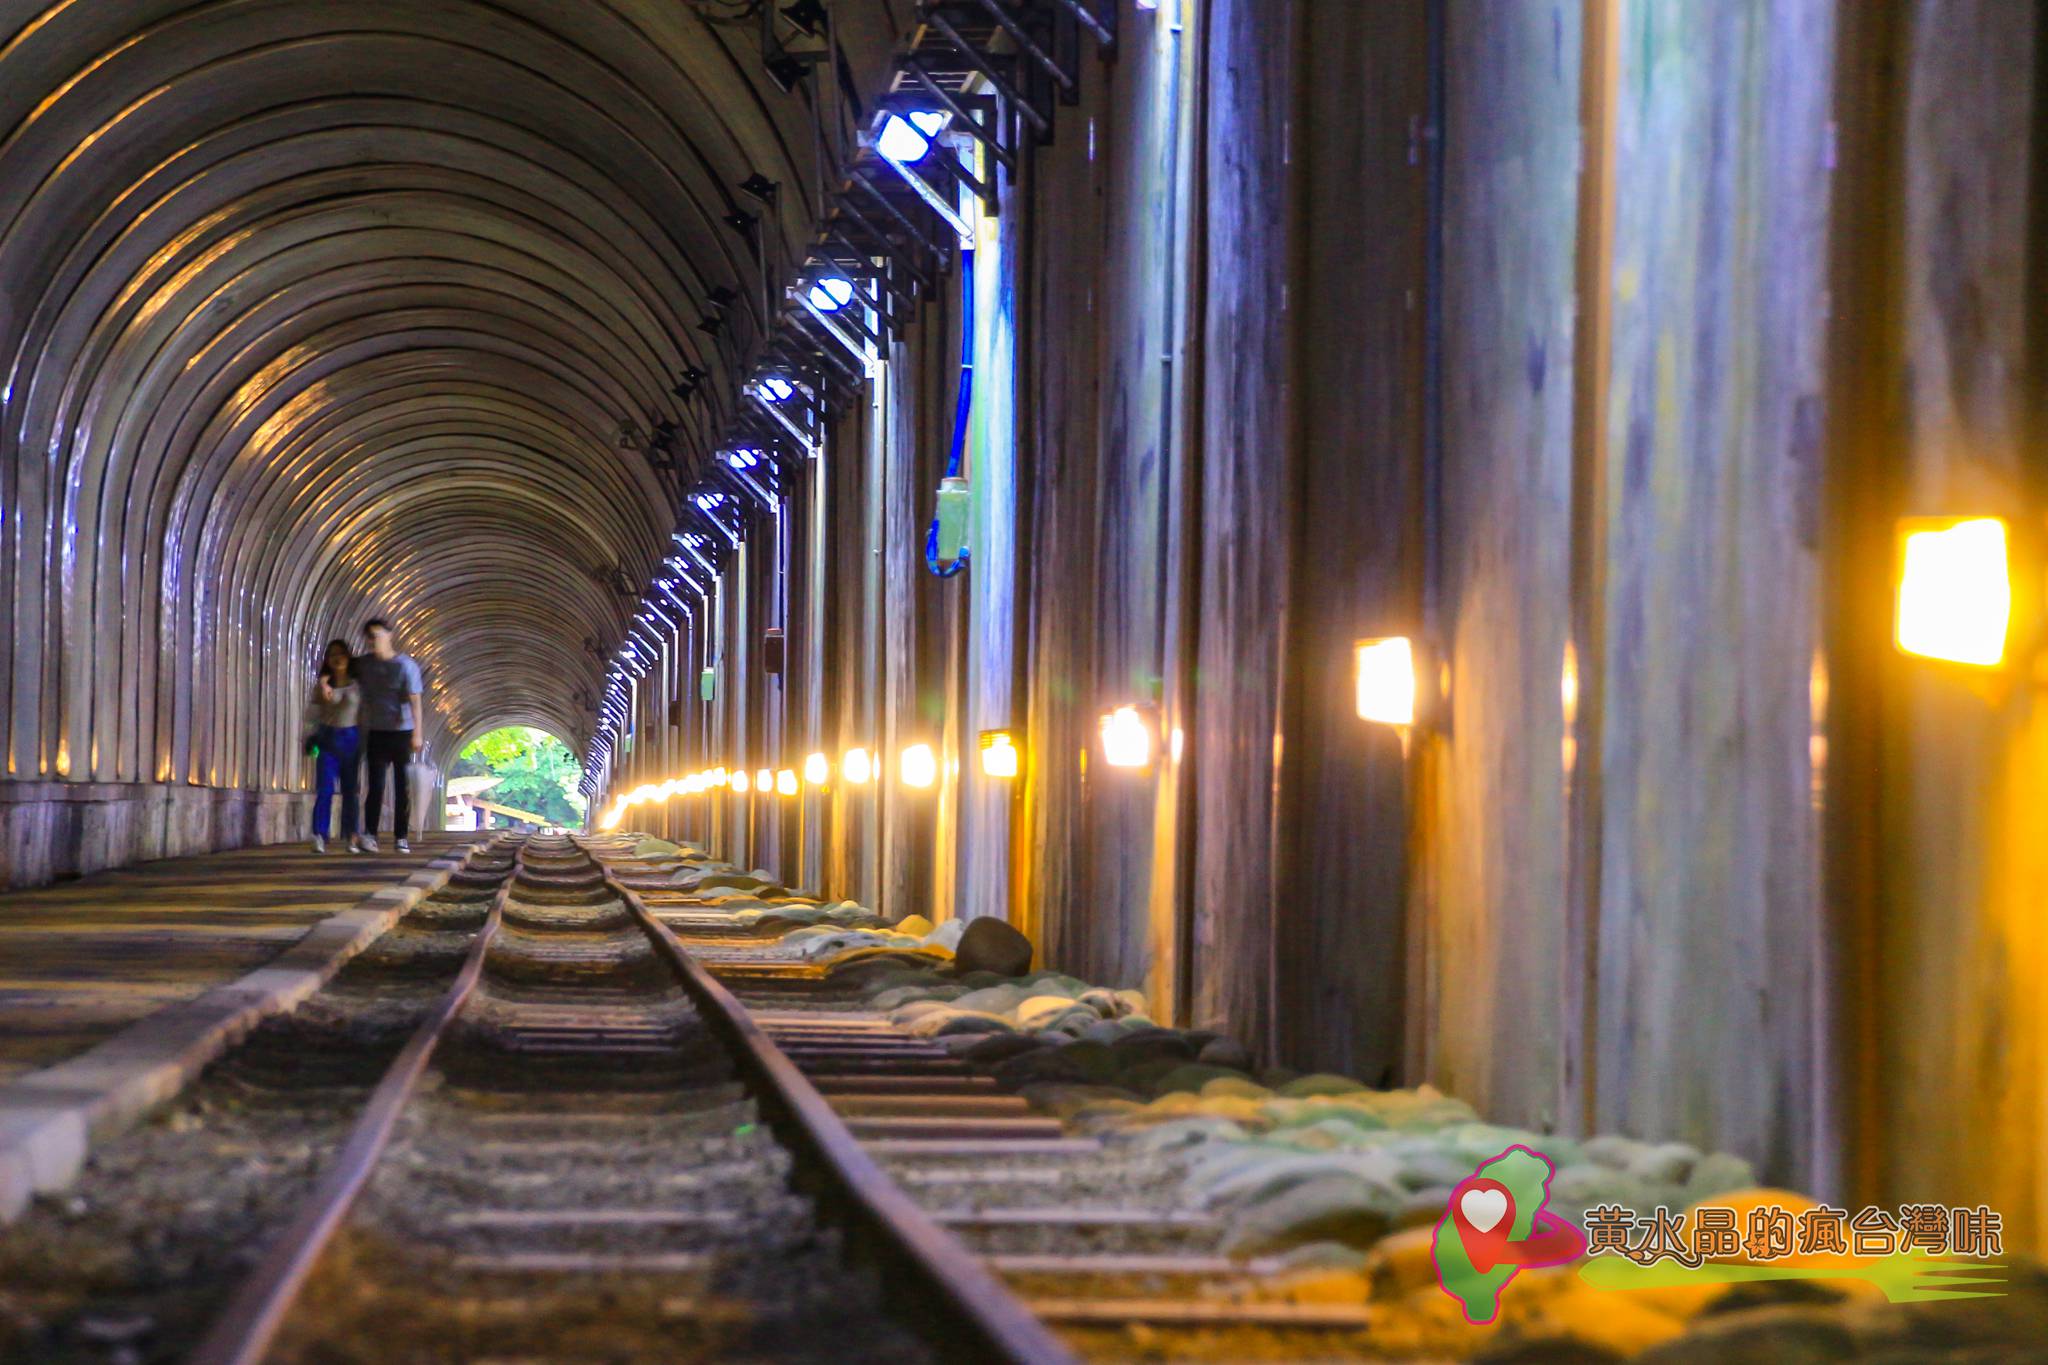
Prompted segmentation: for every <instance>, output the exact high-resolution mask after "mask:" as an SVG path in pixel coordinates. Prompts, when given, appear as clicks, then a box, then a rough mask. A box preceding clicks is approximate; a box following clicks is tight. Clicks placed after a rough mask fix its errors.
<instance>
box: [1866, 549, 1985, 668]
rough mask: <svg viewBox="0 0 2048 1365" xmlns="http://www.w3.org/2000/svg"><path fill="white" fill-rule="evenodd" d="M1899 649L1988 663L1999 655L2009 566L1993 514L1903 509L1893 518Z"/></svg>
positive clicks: (1895, 629) (1937, 657) (1952, 659)
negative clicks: (1926, 513)
mask: <svg viewBox="0 0 2048 1365" xmlns="http://www.w3.org/2000/svg"><path fill="white" fill-rule="evenodd" d="M1898 537H1899V581H1898V611H1897V614H1896V616H1895V618H1894V631H1893V636H1894V639H1895V641H1896V642H1897V644H1898V647H1899V649H1900V651H1901V652H1903V653H1906V654H1917V655H1920V656H1922V657H1923V658H1929V659H1945V660H1947V661H1949V662H1951V663H1959V664H1973V665H1976V666H1977V667H1980V668H1992V667H1996V666H1997V665H1998V664H2000V663H2002V662H2004V660H2005V644H2006V632H2007V630H2008V628H2009V627H2010V626H2011V623H2012V571H2011V568H2010V565H2009V562H2008V555H2007V546H2006V532H2005V522H2004V521H2002V520H2000V519H1999V518H1997V517H1909V518H1906V519H1904V520H1901V521H1900V522H1899V529H1898Z"/></svg>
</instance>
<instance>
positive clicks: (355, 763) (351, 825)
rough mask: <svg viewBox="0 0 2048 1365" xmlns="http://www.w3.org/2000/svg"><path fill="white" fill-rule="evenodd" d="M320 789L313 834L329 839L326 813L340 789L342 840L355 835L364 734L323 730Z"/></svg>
mask: <svg viewBox="0 0 2048 1365" xmlns="http://www.w3.org/2000/svg"><path fill="white" fill-rule="evenodd" d="M319 745H320V786H319V789H318V791H317V792H316V793H315V794H314V797H313V833H315V834H317V835H319V836H320V837H321V838H322V839H325V838H326V837H327V813H328V811H329V810H330V809H331V808H332V806H333V804H334V789H335V787H336V786H339V787H340V788H341V837H342V838H344V839H352V838H354V837H355V834H356V829H357V826H356V818H357V817H356V811H357V805H356V787H357V783H358V779H359V778H361V777H362V774H363V732H362V731H361V730H359V729H357V728H356V727H355V726H353V725H350V726H346V727H344V728H341V729H336V728H335V727H334V726H332V725H323V726H321V727H320V735H319Z"/></svg>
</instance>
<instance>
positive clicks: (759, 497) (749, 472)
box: [705, 463, 782, 512]
mask: <svg viewBox="0 0 2048 1365" xmlns="http://www.w3.org/2000/svg"><path fill="white" fill-rule="evenodd" d="M775 470H776V467H775V465H774V464H772V463H763V464H760V465H757V466H755V467H754V468H752V469H735V468H733V467H732V466H731V465H720V466H719V467H718V469H717V471H716V472H715V473H713V474H712V476H711V478H710V479H709V480H707V481H706V485H705V486H706V487H710V486H712V484H713V483H714V482H715V483H724V484H727V485H729V486H730V488H731V490H732V491H733V492H734V493H736V494H737V495H738V496H740V497H751V498H753V499H754V500H755V501H756V502H758V503H760V504H761V510H762V511H764V512H773V511H774V510H775V509H776V507H777V506H778V505H780V503H781V501H782V498H781V496H780V494H779V493H778V492H777V489H776V484H777V482H778V481H777V478H776V473H775Z"/></svg>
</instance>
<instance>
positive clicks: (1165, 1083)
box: [1153, 1062, 1243, 1095]
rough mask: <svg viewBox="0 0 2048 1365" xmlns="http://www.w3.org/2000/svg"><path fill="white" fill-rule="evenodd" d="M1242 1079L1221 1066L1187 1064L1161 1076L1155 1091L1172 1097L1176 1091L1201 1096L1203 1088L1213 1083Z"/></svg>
mask: <svg viewBox="0 0 2048 1365" xmlns="http://www.w3.org/2000/svg"><path fill="white" fill-rule="evenodd" d="M1242 1079H1243V1077H1241V1076H1239V1075H1238V1074H1237V1073H1236V1072H1234V1071H1226V1070H1224V1069H1223V1068H1222V1067H1220V1066H1203V1065H1202V1064H1201V1063H1200V1062H1186V1063H1183V1064H1182V1065H1180V1066H1177V1067H1175V1068H1174V1069H1173V1070H1171V1071H1169V1072H1167V1073H1166V1074H1165V1075H1164V1076H1161V1077H1160V1078H1159V1080H1158V1083H1157V1084H1156V1085H1155V1086H1154V1087H1153V1089H1154V1090H1155V1091H1157V1093H1159V1094H1162V1095H1170V1094H1173V1093H1175V1092H1176V1091H1186V1092H1188V1093H1190V1094H1200V1093H1201V1092H1202V1087H1204V1086H1206V1085H1207V1084H1208V1083H1209V1082H1211V1081H1217V1080H1233V1081H1235V1080H1242Z"/></svg>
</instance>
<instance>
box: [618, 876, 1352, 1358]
mask: <svg viewBox="0 0 2048 1365" xmlns="http://www.w3.org/2000/svg"><path fill="white" fill-rule="evenodd" d="M586 846H587V847H589V848H590V849H591V850H593V852H595V853H598V854H603V853H604V852H605V845H604V842H603V841H601V840H592V841H588V843H587V845H586ZM608 870H610V869H608ZM610 871H611V881H612V885H613V886H614V887H615V888H616V890H617V894H618V895H619V896H620V898H621V899H622V900H625V901H626V902H627V903H629V904H631V905H633V906H635V907H636V909H638V910H640V911H641V912H642V913H645V914H647V915H648V916H649V917H650V918H652V919H655V920H657V921H658V922H660V923H661V924H662V925H663V926H664V927H665V928H666V929H667V930H668V931H669V932H671V933H673V934H674V935H675V936H676V937H677V939H678V940H679V942H680V943H681V944H682V945H683V946H684V948H685V949H686V950H687V951H688V952H689V953H690V954H691V956H692V957H693V958H695V959H697V960H699V961H700V962H702V963H703V964H704V967H705V970H706V971H707V972H708V973H709V974H710V975H712V976H714V977H716V978H717V979H718V980H719V981H720V982H722V983H724V984H725V985H726V986H727V987H728V988H730V990H731V991H732V992H733V994H734V996H735V997H736V998H737V999H738V1000H739V1002H740V1003H741V1004H742V1005H743V1006H744V1007H746V1008H747V1010H748V1011H749V1012H750V1014H751V1017H752V1018H753V1019H754V1021H755V1022H756V1023H757V1025H758V1026H759V1027H760V1028H761V1029H762V1031H763V1032H764V1033H766V1034H767V1036H768V1037H770V1038H771V1039H772V1040H773V1041H774V1042H775V1044H776V1045H777V1047H778V1048H779V1049H780V1050H781V1051H782V1052H783V1054H784V1055H786V1056H787V1057H788V1058H790V1060H791V1061H792V1062H793V1063H794V1064H795V1065H796V1066H797V1067H798V1068H800V1069H801V1070H802V1071H803V1073H804V1074H805V1076H806V1077H807V1078H808V1079H809V1080H810V1081H811V1083H812V1084H813V1086H814V1087H815V1088H816V1089H817V1090H818V1092H819V1093H820V1094H821V1095H822V1096H823V1097H824V1098H825V1100H826V1101H827V1102H828V1103H829V1104H830V1105H831V1106H832V1108H833V1109H834V1111H835V1112H836V1113H837V1114H838V1115H839V1117H840V1118H841V1119H842V1120H843V1121H844V1123H845V1124H846V1127H847V1129H848V1131H849V1132H850V1133H851V1134H852V1135H853V1136H854V1137H855V1138H856V1139H858V1140H859V1141H860V1143H861V1145H862V1147H863V1149H864V1151H865V1152H866V1153H867V1154H868V1155H869V1156H870V1157H871V1158H872V1159H874V1160H875V1161H876V1162H878V1163H880V1164H881V1165H883V1166H884V1167H885V1168H886V1169H887V1171H888V1172H889V1175H890V1178H891V1179H893V1180H894V1181H896V1182H897V1183H898V1184H899V1185H900V1186H901V1187H902V1188H903V1189H904V1190H905V1191H906V1192H907V1193H908V1194H909V1195H910V1196H911V1198H912V1199H913V1200H914V1201H915V1202H916V1203H917V1204H918V1205H919V1206H920V1207H921V1208H923V1209H924V1211H925V1212H926V1214H927V1215H928V1216H929V1217H930V1218H931V1219H932V1221H934V1222H936V1223H938V1224H939V1225H941V1226H942V1227H944V1228H945V1229H946V1231H947V1232H949V1233H951V1234H952V1235H953V1236H954V1237H955V1238H956V1239H957V1240H958V1241H959V1243H960V1244H961V1245H962V1247H963V1248H964V1249H965V1250H966V1252H967V1253H968V1254H970V1255H972V1256H973V1257H974V1258H975V1259H976V1260H977V1261H978V1262H979V1263H980V1265H981V1266H982V1267H983V1268H984V1269H986V1270H987V1271H988V1272H989V1273H990V1274H992V1275H993V1276H995V1277H996V1278H998V1279H1000V1280H1002V1281H1003V1282H1004V1283H1005V1284H1006V1286H1007V1287H1008V1288H1009V1289H1010V1290H1011V1292H1012V1293H1014V1294H1015V1295H1016V1296H1017V1297H1018V1298H1019V1299H1020V1300H1021V1301H1022V1302H1023V1304H1024V1306H1025V1307H1026V1308H1027V1309H1028V1310H1029V1311H1030V1312H1031V1314H1032V1315H1033V1316H1034V1317H1035V1318H1037V1319H1038V1320H1039V1321H1040V1322H1042V1323H1044V1324H1046V1325H1047V1326H1048V1327H1050V1328H1052V1329H1055V1330H1056V1332H1057V1333H1058V1335H1060V1336H1061V1337H1062V1338H1063V1340H1064V1341H1065V1343H1066V1344H1067V1345H1068V1346H1069V1347H1070V1348H1071V1349H1073V1350H1074V1351H1075V1352H1076V1353H1077V1354H1078V1355H1081V1356H1083V1357H1085V1358H1089V1359H1104V1360H1108V1359H1128V1358H1131V1356H1132V1355H1133V1354H1137V1355H1140V1356H1142V1357H1143V1358H1158V1359H1200V1360H1231V1361H1252V1360H1263V1359H1272V1360H1302V1359H1329V1358H1332V1354H1333V1353H1335V1354H1336V1355H1337V1356H1339V1357H1341V1358H1353V1355H1354V1353H1358V1354H1371V1353H1372V1350H1373V1348H1372V1344H1371V1342H1370V1341H1369V1337H1370V1333H1371V1329H1372V1328H1373V1326H1374V1325H1375V1318H1374V1316H1373V1314H1372V1311H1371V1310H1370V1309H1369V1308H1367V1307H1366V1306H1364V1305H1360V1304H1355V1303H1330V1304H1319V1303H1294V1302H1279V1301H1275V1300H1274V1299H1272V1298H1271V1297H1270V1296H1265V1297H1262V1296H1261V1294H1260V1292H1259V1288H1260V1281H1261V1280H1262V1279H1266V1278H1268V1277H1271V1276H1273V1275H1274V1274H1276V1273H1279V1272H1280V1271H1282V1270H1283V1269H1284V1268H1285V1267H1284V1266H1283V1264H1282V1262H1281V1261H1280V1260H1279V1258H1274V1257H1255V1258H1251V1259H1240V1258H1234V1257H1230V1256H1227V1255H1224V1254H1222V1252H1221V1250H1220V1249H1219V1243H1220V1241H1221V1239H1222V1234H1223V1229H1222V1227H1221V1226H1220V1224H1219V1223H1218V1222H1217V1221H1216V1220H1215V1219H1214V1218H1213V1217H1212V1216H1211V1215H1210V1214H1209V1213H1208V1212H1207V1211H1206V1210H1205V1209H1203V1208H1201V1207H1199V1206H1197V1205H1194V1204H1192V1203H1191V1202H1190V1201H1189V1200H1188V1199H1187V1198H1186V1196H1185V1195H1184V1193H1183V1189H1182V1182H1181V1180H1180V1178H1179V1177H1180V1173H1179V1171H1178V1170H1177V1169H1176V1168H1175V1166H1174V1163H1172V1162H1171V1161H1168V1160H1160V1159H1158V1158H1156V1157H1151V1156H1146V1155H1135V1154H1132V1153H1130V1152H1128V1151H1126V1150H1122V1149H1119V1148H1116V1147H1113V1146H1110V1145H1108V1144H1105V1143H1104V1142H1103V1141H1101V1140H1100V1139H1098V1138H1094V1137H1087V1136H1075V1135H1071V1134H1069V1133H1068V1132H1067V1130H1066V1128H1065V1126H1064V1125H1063V1124H1062V1123H1061V1122H1060V1121H1059V1120H1058V1119H1057V1118H1054V1117H1051V1116H1048V1115H1045V1114H1043V1113H1041V1112H1039V1111H1037V1110H1035V1109H1034V1108H1033V1107H1032V1106H1031V1105H1030V1104H1029V1103H1028V1102H1027V1101H1026V1100H1025V1099H1024V1098H1023V1097H1021V1096H1019V1095H1016V1094H1013V1093H1010V1092H1009V1091H1008V1090H1006V1089H1005V1088H1004V1087H1003V1086H1002V1085H1001V1084H999V1082H998V1081H997V1080H996V1079H995V1078H994V1077H993V1076H992V1075H991V1074H989V1073H988V1072H987V1071H986V1070H984V1069H982V1068H979V1067H977V1066H975V1065H974V1064H973V1063H971V1062H968V1061H966V1060H963V1059H962V1058H961V1057H960V1056H958V1055H957V1054H956V1053H954V1052H952V1051H949V1050H948V1049H946V1048H944V1047H941V1046H939V1045H938V1044H936V1043H935V1042H932V1041H928V1040H923V1039H918V1038H914V1037H912V1036H910V1035H909V1034H907V1033H906V1032H904V1031H903V1030H901V1029H899V1028H898V1027H896V1026H895V1025H894V1024H892V1023H891V1022H890V1021H889V1019H888V1017H887V1016H886V1015H885V1014H883V1013H881V1012H878V1011H875V1010H872V1009H868V1008H864V1007H862V1006H861V1004H860V1003H859V1000H858V998H857V997H852V996H847V995H845V994H844V993H839V992H835V990H834V987H833V986H832V984H831V983H830V981H829V980H828V978H827V976H826V974H825V973H824V972H823V971H822V970H821V969H820V968H818V967H816V966H813V965H810V964H806V963H798V962H792V961H791V960H790V959H789V958H788V957H786V956H783V955H780V954H778V953H776V952H775V951H774V942H775V937H776V936H775V935H774V934H773V933H772V931H771V932H768V933H763V932H761V931H755V930H751V929H747V928H741V927H738V926H736V925H735V923H734V921H733V918H732V916H731V915H730V914H729V913H727V912H725V911H723V910H720V909H719V908H717V907H715V906H711V905H704V904H701V903H699V902H697V901H696V900H695V899H694V898H692V897H688V896H676V895H673V894H666V895H665V894H664V893H662V892H661V891H659V890H656V889H654V888H655V887H658V886H659V885H660V884H661V883H660V882H659V881H658V880H657V881H651V882H645V883H643V884H642V886H641V887H637V888H636V887H635V886H634V885H632V884H631V883H632V880H633V878H632V875H631V869H630V866H627V867H622V868H620V869H616V870H610ZM1134 1347H1135V1348H1136V1350H1135V1352H1134V1349H1133V1348H1134Z"/></svg>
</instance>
